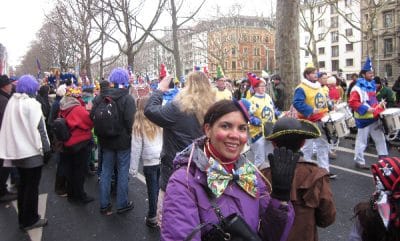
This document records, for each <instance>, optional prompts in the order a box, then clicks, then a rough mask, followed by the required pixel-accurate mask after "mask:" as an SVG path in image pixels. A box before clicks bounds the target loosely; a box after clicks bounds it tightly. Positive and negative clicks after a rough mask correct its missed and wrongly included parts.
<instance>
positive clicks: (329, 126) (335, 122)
mask: <svg viewBox="0 0 400 241" xmlns="http://www.w3.org/2000/svg"><path fill="white" fill-rule="evenodd" d="M321 121H322V123H323V124H324V126H325V128H326V131H327V132H328V133H327V134H328V135H329V136H330V137H338V138H340V137H345V136H347V135H348V134H350V129H349V127H348V126H347V125H346V115H345V114H343V113H342V112H334V111H332V112H329V113H328V114H327V115H326V116H324V117H323V118H322V119H321Z"/></svg>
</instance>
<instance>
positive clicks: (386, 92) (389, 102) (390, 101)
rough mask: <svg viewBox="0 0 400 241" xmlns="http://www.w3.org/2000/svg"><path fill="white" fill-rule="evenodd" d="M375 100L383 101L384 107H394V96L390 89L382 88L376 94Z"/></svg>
mask: <svg viewBox="0 0 400 241" xmlns="http://www.w3.org/2000/svg"><path fill="white" fill-rule="evenodd" d="M376 98H377V99H378V101H381V100H382V99H385V101H386V107H387V108H390V107H396V96H395V94H394V93H393V91H392V90H391V89H389V88H388V87H386V86H382V88H381V89H380V90H379V91H378V92H377V93H376Z"/></svg>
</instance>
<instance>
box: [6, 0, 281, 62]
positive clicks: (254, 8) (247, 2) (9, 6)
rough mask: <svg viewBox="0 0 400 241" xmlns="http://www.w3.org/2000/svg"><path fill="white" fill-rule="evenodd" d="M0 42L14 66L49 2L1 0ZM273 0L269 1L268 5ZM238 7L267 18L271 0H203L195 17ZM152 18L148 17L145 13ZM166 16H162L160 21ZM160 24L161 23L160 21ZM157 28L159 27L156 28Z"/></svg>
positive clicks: (153, 0)
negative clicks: (204, 1)
mask: <svg viewBox="0 0 400 241" xmlns="http://www.w3.org/2000/svg"><path fill="white" fill-rule="evenodd" d="M1 1H2V3H1V10H2V11H1V14H0V43H1V44H3V45H4V46H5V47H6V49H7V52H8V62H9V64H11V65H13V66H15V65H17V64H18V63H19V61H20V59H21V58H22V56H23V55H24V54H25V52H26V51H27V50H28V48H29V44H30V43H31V42H32V41H33V40H34V39H35V38H36V33H37V31H38V30H39V29H40V27H41V26H42V23H43V21H44V15H45V14H46V12H48V11H50V10H51V9H52V8H53V3H54V1H53V0H1ZM185 1H186V4H187V6H188V8H190V6H191V7H192V8H194V7H196V6H198V4H199V3H200V0H185ZM271 1H273V2H271ZM157 2H158V0H146V4H148V5H152V4H157ZM235 4H238V5H240V6H241V11H240V12H241V14H243V15H252V16H261V15H263V16H270V14H271V7H272V8H274V9H275V0H218V1H215V0H207V2H206V5H205V6H204V7H203V8H202V10H201V12H200V14H199V16H198V17H199V18H201V19H205V18H209V17H215V16H216V13H217V5H218V6H219V7H220V12H222V13H224V14H226V13H227V12H228V10H229V9H230V8H231V6H232V5H235ZM149 15H151V16H152V14H149ZM165 18H166V16H164V19H165ZM161 22H162V23H164V22H165V21H161ZM159 27H161V26H160V25H159Z"/></svg>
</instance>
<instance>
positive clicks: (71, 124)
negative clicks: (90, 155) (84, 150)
mask: <svg viewBox="0 0 400 241" xmlns="http://www.w3.org/2000/svg"><path fill="white" fill-rule="evenodd" d="M60 115H61V116H62V117H63V118H64V119H65V121H66V123H67V126H68V128H69V130H70V132H71V137H70V138H69V139H68V140H67V141H65V142H64V146H65V147H71V146H73V145H75V144H78V143H81V142H83V141H89V140H91V139H92V128H93V121H92V120H91V119H90V117H89V112H88V111H87V110H86V109H85V107H83V106H82V105H81V102H80V101H79V100H78V99H77V98H75V97H68V96H64V97H63V98H62V99H61V101H60Z"/></svg>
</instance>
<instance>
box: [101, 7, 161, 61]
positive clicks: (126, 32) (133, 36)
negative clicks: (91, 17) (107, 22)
mask: <svg viewBox="0 0 400 241" xmlns="http://www.w3.org/2000/svg"><path fill="white" fill-rule="evenodd" d="M102 1H103V3H104V5H105V11H106V12H107V14H109V15H110V16H111V25H113V26H111V28H114V27H115V29H116V32H117V33H119V34H121V35H122V38H123V41H122V40H120V39H119V38H118V37H116V35H114V34H112V35H111V34H110V33H108V32H106V31H104V32H103V33H104V34H105V35H106V36H107V37H108V38H109V39H110V40H111V41H112V42H114V43H115V44H117V46H118V49H119V51H120V52H121V53H123V54H124V55H126V57H127V62H128V65H129V66H133V62H134V57H135V54H136V53H137V52H138V51H139V50H140V46H142V45H143V44H144V42H145V41H146V39H147V37H148V36H149V33H150V32H151V31H152V29H153V27H154V26H155V24H156V23H157V21H158V19H159V17H160V15H161V12H162V10H163V7H164V5H165V2H166V0H159V1H158V4H157V6H156V10H155V13H154V15H153V18H152V20H151V21H150V23H149V24H148V25H147V27H145V26H144V23H141V22H140V21H139V19H140V17H139V13H140V12H141V11H142V9H143V5H144V2H145V1H144V0H141V1H138V2H137V3H136V5H134V6H133V4H132V1H131V0H102ZM141 30H143V31H141ZM136 45H139V47H138V46H136Z"/></svg>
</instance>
